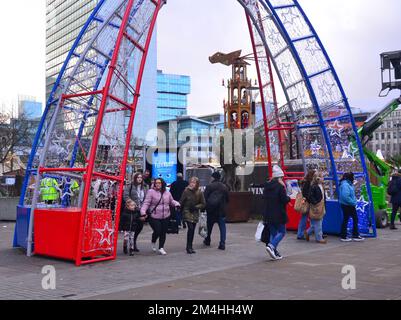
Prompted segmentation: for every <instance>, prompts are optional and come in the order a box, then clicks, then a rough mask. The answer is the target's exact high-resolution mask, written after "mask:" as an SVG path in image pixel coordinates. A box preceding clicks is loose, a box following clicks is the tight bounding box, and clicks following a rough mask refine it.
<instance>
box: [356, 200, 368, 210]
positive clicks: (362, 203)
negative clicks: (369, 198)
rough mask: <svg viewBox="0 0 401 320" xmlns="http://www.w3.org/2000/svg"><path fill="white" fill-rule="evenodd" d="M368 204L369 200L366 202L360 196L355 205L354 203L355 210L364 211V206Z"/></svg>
mask: <svg viewBox="0 0 401 320" xmlns="http://www.w3.org/2000/svg"><path fill="white" fill-rule="evenodd" d="M368 205H369V202H366V201H365V199H364V198H363V197H362V196H361V197H360V198H359V199H358V202H357V205H356V211H358V212H361V213H364V212H365V208H366V207H367V206H368Z"/></svg>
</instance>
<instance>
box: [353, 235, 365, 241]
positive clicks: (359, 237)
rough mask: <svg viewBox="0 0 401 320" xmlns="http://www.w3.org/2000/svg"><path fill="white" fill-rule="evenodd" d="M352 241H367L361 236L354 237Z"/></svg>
mask: <svg viewBox="0 0 401 320" xmlns="http://www.w3.org/2000/svg"><path fill="white" fill-rule="evenodd" d="M352 241H355V242H362V241H365V239H364V238H362V237H361V236H358V237H353V238H352Z"/></svg>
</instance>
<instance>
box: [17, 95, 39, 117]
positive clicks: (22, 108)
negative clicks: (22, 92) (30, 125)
mask: <svg viewBox="0 0 401 320" xmlns="http://www.w3.org/2000/svg"><path fill="white" fill-rule="evenodd" d="M18 114H19V116H22V115H23V116H24V118H25V119H26V120H38V119H40V118H41V117H42V103H40V102H36V101H30V100H20V101H18Z"/></svg>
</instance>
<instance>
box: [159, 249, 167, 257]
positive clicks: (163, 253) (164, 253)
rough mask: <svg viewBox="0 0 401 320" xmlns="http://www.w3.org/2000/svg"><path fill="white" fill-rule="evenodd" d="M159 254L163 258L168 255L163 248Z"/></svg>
mask: <svg viewBox="0 0 401 320" xmlns="http://www.w3.org/2000/svg"><path fill="white" fill-rule="evenodd" d="M159 252H160V254H161V255H162V256H165V255H166V254H167V252H166V250H164V249H163V248H161V249H160V250H159Z"/></svg>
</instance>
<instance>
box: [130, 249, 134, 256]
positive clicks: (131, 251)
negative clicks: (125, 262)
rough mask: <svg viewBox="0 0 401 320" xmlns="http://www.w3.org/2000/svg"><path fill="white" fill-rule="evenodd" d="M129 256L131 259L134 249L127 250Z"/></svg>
mask: <svg viewBox="0 0 401 320" xmlns="http://www.w3.org/2000/svg"><path fill="white" fill-rule="evenodd" d="M129 256H130V257H133V256H134V249H129Z"/></svg>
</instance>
